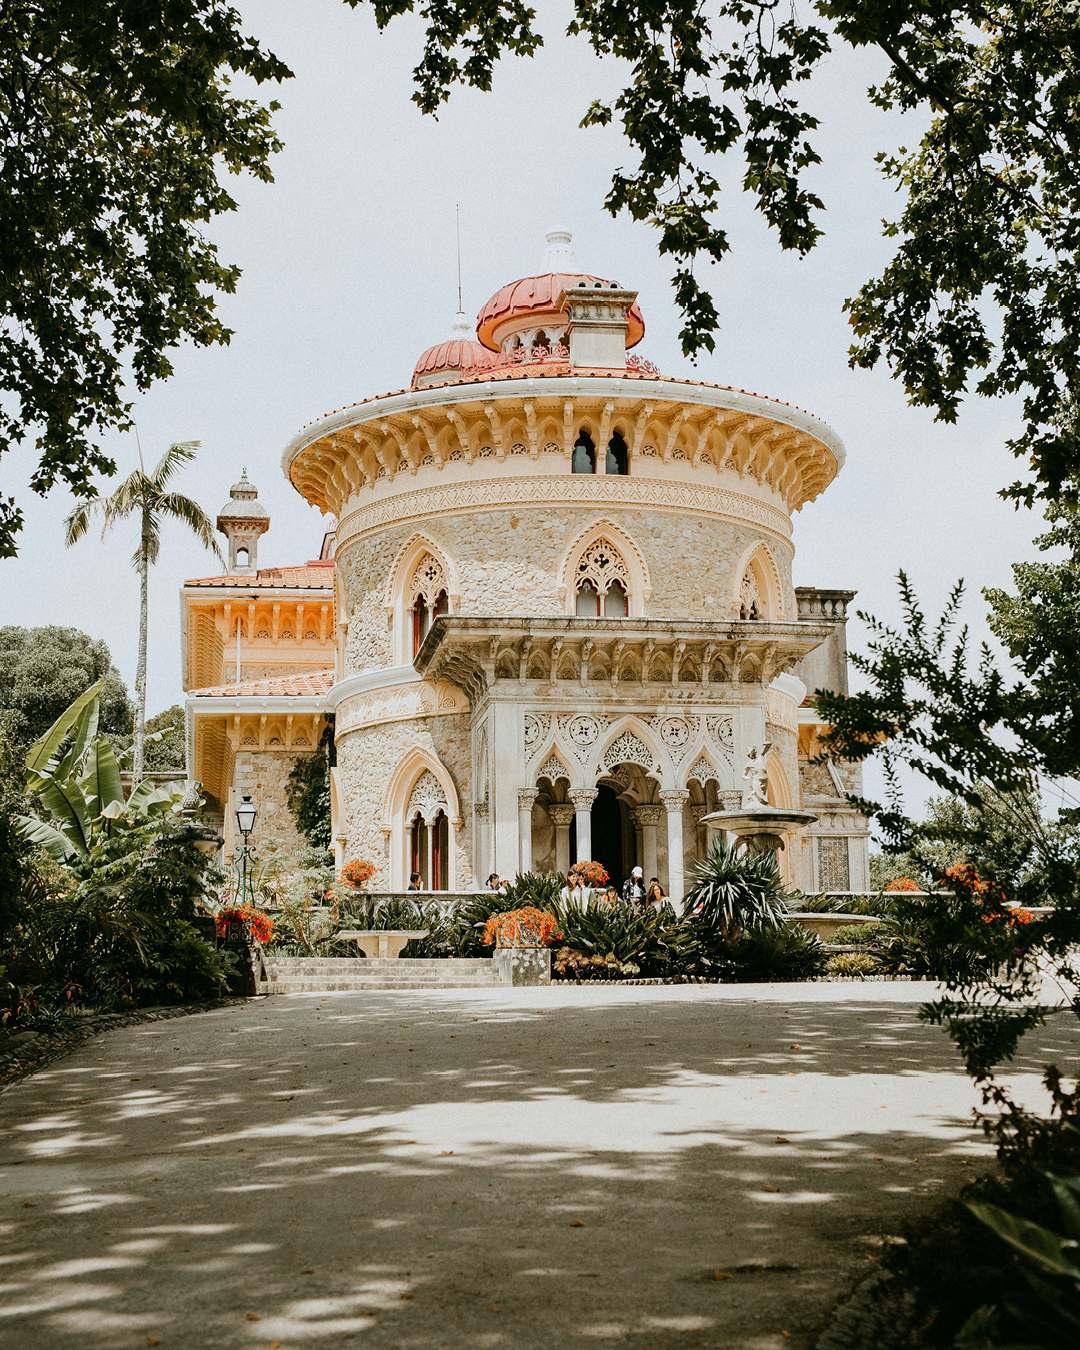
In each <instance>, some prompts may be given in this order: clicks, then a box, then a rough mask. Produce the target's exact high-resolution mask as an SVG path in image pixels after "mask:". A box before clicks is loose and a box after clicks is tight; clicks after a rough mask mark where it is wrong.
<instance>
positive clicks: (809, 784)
mask: <svg viewBox="0 0 1080 1350" xmlns="http://www.w3.org/2000/svg"><path fill="white" fill-rule="evenodd" d="M799 779H800V782H801V785H802V792H803V800H804V801H805V800H806V798H807V797H808V796H812V797H835V796H836V787H835V786H834V784H833V781H832V778H831V777H830V776H829V771H828V769H827V768H826V767H825V765H824V764H811V763H810V761H809V760H800V761H799Z"/></svg>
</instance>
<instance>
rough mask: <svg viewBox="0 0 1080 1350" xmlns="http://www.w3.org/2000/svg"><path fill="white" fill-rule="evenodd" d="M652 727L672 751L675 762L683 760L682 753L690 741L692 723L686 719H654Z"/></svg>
mask: <svg viewBox="0 0 1080 1350" xmlns="http://www.w3.org/2000/svg"><path fill="white" fill-rule="evenodd" d="M652 727H653V730H654V731H655V732H656V734H657V735H658V736H659V737H660V739H661V740H662V741H663V742H664V744H665V745H666V746H667V748H668V750H670V751H671V755H672V758H673V759H675V760H678V759H681V758H682V753H683V752H684V751H685V749H686V745H687V743H688V742H689V740H690V723H689V722H688V721H687V720H686V718H685V717H654V718H653V719H652Z"/></svg>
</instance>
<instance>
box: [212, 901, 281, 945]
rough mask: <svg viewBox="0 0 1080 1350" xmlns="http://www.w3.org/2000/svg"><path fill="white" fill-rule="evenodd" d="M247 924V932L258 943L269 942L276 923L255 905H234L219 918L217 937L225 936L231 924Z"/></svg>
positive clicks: (222, 912) (224, 910) (223, 911)
mask: <svg viewBox="0 0 1080 1350" xmlns="http://www.w3.org/2000/svg"><path fill="white" fill-rule="evenodd" d="M237 922H241V923H245V924H246V925H247V930H248V932H249V933H250V934H251V936H252V937H253V938H254V939H255V940H256V942H269V941H270V937H271V935H272V934H273V931H274V921H273V919H272V918H271V917H270V915H269V914H265V913H264V912H263V911H262V910H261V909H256V908H255V906H254V905H233V906H231V907H230V908H229V909H223V910H222V911H221V913H220V914H219V915H218V916H217V935H218V937H219V938H223V937H224V936H225V930H226V928H227V927H228V925H229V924H230V923H237Z"/></svg>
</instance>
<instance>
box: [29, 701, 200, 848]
mask: <svg viewBox="0 0 1080 1350" xmlns="http://www.w3.org/2000/svg"><path fill="white" fill-rule="evenodd" d="M102 685H103V681H100V680H99V681H98V683H97V684H94V685H91V686H90V688H89V689H88V690H87V691H86V692H85V693H84V694H82V695H80V696H79V698H77V699H76V700H75V702H74V703H72V704H71V706H70V707H69V708H67V709H66V710H65V711H64V712H62V713H61V714H60V716H59V717H58V718H57V719H56V721H55V722H54V723H53V724H52V726H51V727H50V728H49V730H48V731H47V732H46V733H45V735H44V736H42V737H41V738H40V740H37V741H35V742H34V744H33V745H32V746H31V747H30V749H29V750H28V751H27V753H26V790H27V792H28V793H29V794H30V795H31V796H33V797H36V798H37V799H38V801H40V802H41V805H42V807H43V808H44V812H45V815H44V816H41V815H24V816H20V817H19V828H20V830H21V831H22V833H23V834H24V835H25V836H26V838H28V839H29V840H31V841H32V842H33V843H35V844H40V845H41V847H42V848H44V849H45V850H46V851H47V852H48V853H50V854H51V855H52V856H53V857H54V858H55V859H56V860H57V861H58V862H61V863H64V864H65V865H67V866H68V867H71V868H73V869H75V870H76V871H82V872H86V871H87V870H92V869H93V867H94V865H95V863H96V862H100V861H101V860H103V859H105V858H107V857H109V856H111V854H112V853H113V852H115V848H111V847H110V845H115V844H117V843H122V842H123V840H124V838H125V836H127V835H129V834H130V833H131V832H132V831H137V832H138V831H143V830H145V829H146V828H147V826H148V825H150V824H151V823H153V822H154V821H155V820H157V819H160V818H161V817H163V816H165V815H166V814H167V813H168V812H170V811H171V810H172V809H173V808H174V807H175V806H176V804H177V802H178V801H179V800H180V798H181V797H183V795H184V792H185V790H186V785H184V784H170V785H169V786H167V787H155V786H154V783H153V781H152V780H151V779H147V780H145V781H144V782H142V783H140V784H139V785H138V786H137V787H136V788H135V790H134V791H133V792H132V794H131V796H130V797H129V798H128V799H127V800H126V801H125V800H124V789H123V785H122V784H121V781H120V768H119V766H118V765H117V762H116V756H115V755H114V754H113V748H112V746H111V745H110V743H109V739H108V737H107V736H105V735H104V734H101V733H99V732H98V715H99V709H100V695H101V689H102Z"/></svg>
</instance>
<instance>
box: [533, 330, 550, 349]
mask: <svg viewBox="0 0 1080 1350" xmlns="http://www.w3.org/2000/svg"><path fill="white" fill-rule="evenodd" d="M532 345H533V346H534V347H546V346H547V345H548V335H547V334H546V333H545V332H544V330H543V329H542V328H538V329H537V330H536V337H534V338H533V342H532Z"/></svg>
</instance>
